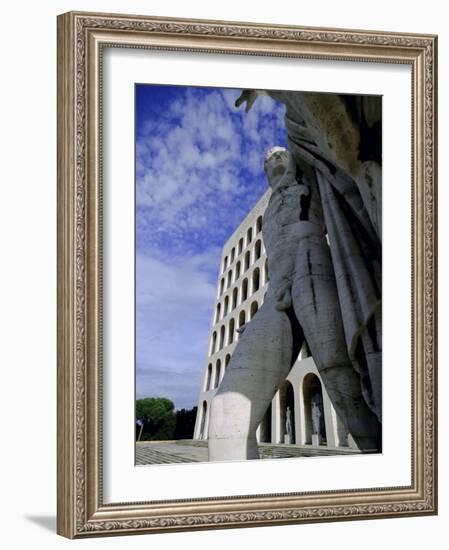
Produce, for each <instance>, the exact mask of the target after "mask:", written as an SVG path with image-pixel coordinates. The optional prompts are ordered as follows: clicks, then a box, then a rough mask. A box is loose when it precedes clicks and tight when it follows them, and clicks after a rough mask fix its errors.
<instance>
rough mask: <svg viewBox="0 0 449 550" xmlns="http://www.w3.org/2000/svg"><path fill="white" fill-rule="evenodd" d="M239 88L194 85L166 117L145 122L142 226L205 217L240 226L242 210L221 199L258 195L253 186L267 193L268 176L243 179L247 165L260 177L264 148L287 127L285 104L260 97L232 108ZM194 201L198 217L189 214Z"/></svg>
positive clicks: (140, 147) (140, 160)
mask: <svg viewBox="0 0 449 550" xmlns="http://www.w3.org/2000/svg"><path fill="white" fill-rule="evenodd" d="M239 93H240V92H239V91H238V90H212V91H210V92H209V93H207V94H206V95H204V94H200V93H198V92H196V91H195V89H189V90H188V91H187V92H186V93H185V94H184V95H183V96H182V98H180V99H177V100H176V101H173V102H172V103H171V104H170V107H169V108H168V110H167V112H165V113H164V116H163V119H164V120H163V122H161V123H159V124H152V123H151V122H148V123H145V124H143V127H144V129H145V132H146V133H144V135H141V136H139V138H138V144H137V148H136V155H137V158H136V167H137V205H138V206H141V207H145V211H142V212H141V214H140V215H139V220H138V222H139V224H140V225H139V227H138V229H144V228H145V227H154V226H156V225H157V226H158V229H159V230H160V231H172V230H173V229H174V228H175V227H176V228H179V227H183V228H184V229H185V230H187V229H188V228H189V227H190V223H193V227H196V225H195V221H196V220H198V219H200V218H201V219H202V220H203V223H204V224H205V225H207V224H212V225H213V224H214V223H219V224H220V223H221V224H223V223H226V224H227V225H228V226H229V225H230V224H232V223H233V224H234V227H235V226H236V225H238V223H239V221H240V220H239V219H237V218H235V214H236V213H237V214H240V212H238V211H236V212H234V211H232V209H230V210H228V211H223V205H226V204H229V205H231V202H233V201H234V199H235V198H238V197H240V198H243V199H244V198H245V196H246V195H248V194H249V195H250V196H252V195H253V193H254V191H255V190H254V189H251V185H253V186H256V185H257V186H258V189H257V194H258V196H260V195H261V194H262V192H263V190H264V188H265V186H266V182H265V181H264V178H263V177H261V178H260V181H256V182H250V181H241V176H240V174H241V170H242V169H246V170H247V171H248V172H249V173H250V174H252V175H253V176H257V175H259V177H260V176H261V173H262V165H263V156H264V153H265V150H267V149H268V148H269V147H271V146H272V145H274V143H273V139H274V138H273V136H275V135H276V134H279V132H281V131H283V113H284V106H283V105H281V104H278V103H276V102H274V101H273V100H271V99H270V98H268V97H259V98H258V99H257V101H256V103H255V104H254V106H253V108H252V109H251V111H250V112H249V113H244V109H243V108H240V109H238V110H237V109H235V107H234V101H235V99H236V97H238V95H239ZM170 121H171V124H170ZM249 206H251V205H249ZM192 208H194V209H195V210H196V215H195V216H191V215H190V210H191V209H192ZM199 214H200V215H199ZM142 217H146V218H147V220H146V223H145V221H143V220H142V219H141V218H142ZM230 217H231V218H230ZM234 218H235V219H234ZM232 229H233V228H231V229H230V232H232Z"/></svg>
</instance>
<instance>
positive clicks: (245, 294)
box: [214, 260, 268, 324]
mask: <svg viewBox="0 0 449 550" xmlns="http://www.w3.org/2000/svg"><path fill="white" fill-rule="evenodd" d="M267 282H268V262H267V260H265V264H264V267H263V271H262V270H261V268H259V267H255V268H254V270H253V272H252V273H251V275H250V276H249V277H245V278H244V279H243V280H242V284H241V286H240V287H237V286H236V287H235V288H234V289H233V290H232V292H231V294H229V295H228V296H225V298H224V300H223V305H222V303H221V302H218V303H217V306H216V308H215V318H214V324H216V323H218V321H220V320H221V319H224V318H225V317H226V315H228V314H229V313H231V311H233V310H234V309H235V308H236V307H237V306H240V305H241V304H243V302H245V301H246V300H247V299H248V298H249V297H251V296H252V295H253V294H254V293H255V292H257V291H258V290H260V289H261V288H262V287H263V286H264V285H265V284H266V283H267ZM239 291H240V292H239Z"/></svg>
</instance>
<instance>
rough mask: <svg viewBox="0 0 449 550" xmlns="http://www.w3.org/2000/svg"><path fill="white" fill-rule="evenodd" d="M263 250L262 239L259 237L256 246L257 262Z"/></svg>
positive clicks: (255, 256)
mask: <svg viewBox="0 0 449 550" xmlns="http://www.w3.org/2000/svg"><path fill="white" fill-rule="evenodd" d="M261 250H262V241H261V240H260V239H259V240H258V241H256V245H255V246H254V261H255V262H257V260H258V259H259V258H260V254H261Z"/></svg>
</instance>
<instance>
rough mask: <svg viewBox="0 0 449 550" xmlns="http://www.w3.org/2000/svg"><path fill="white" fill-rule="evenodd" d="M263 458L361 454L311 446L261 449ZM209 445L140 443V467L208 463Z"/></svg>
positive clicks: (138, 451)
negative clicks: (146, 465)
mask: <svg viewBox="0 0 449 550" xmlns="http://www.w3.org/2000/svg"><path fill="white" fill-rule="evenodd" d="M259 454H260V456H261V458H265V459H267V458H293V457H295V458H297V457H309V456H332V455H337V454H338V455H342V454H345V455H347V454H360V451H354V450H353V449H349V448H339V449H332V448H329V447H324V446H322V447H320V448H312V447H311V446H307V445H304V446H302V445H271V444H268V443H262V444H260V445H259ZM207 460H208V457H207V442H206V441H195V440H192V439H181V440H179V441H142V442H140V441H139V442H138V443H136V464H137V465H138V466H143V465H145V464H173V463H180V462H181V463H184V462H207Z"/></svg>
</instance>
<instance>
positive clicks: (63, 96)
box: [58, 12, 437, 538]
mask: <svg viewBox="0 0 449 550" xmlns="http://www.w3.org/2000/svg"><path fill="white" fill-rule="evenodd" d="M436 54H437V37H436V36H433V35H422V34H404V33H386V32H374V31H361V30H357V31H355V30H354V31H353V30H339V29H324V28H305V27H298V26H290V25H289V26H287V25H286V26H282V25H263V24H254V23H241V22H223V21H206V20H204V21H203V20H188V19H172V18H160V17H158V18H156V17H144V16H128V15H111V14H96V13H78V12H70V13H66V14H64V15H61V16H59V18H58V346H59V347H58V533H59V534H61V535H63V536H66V537H69V538H83V537H89V536H104V535H119V534H135V533H152V532H163V531H181V530H192V529H217V528H232V527H251V526H261V525H279V524H287V523H304V522H318V521H337V520H349V519H371V518H377V519H378V518H384V517H385V518H386V517H401V516H420V515H429V514H436V513H437V438H436V422H437V418H436V411H437V407H436V399H437V394H436V351H437V349H436V334H437V331H436V320H437V319H436V314H437V311H436V292H437V287H436V283H437V281H436V260H437V257H436V256H437V247H436V152H437V151H436V147H437V142H436V136H437V128H436V121H437V112H436V105H437V103H436V90H437V81H436V77H437V65H436V62H437V57H436Z"/></svg>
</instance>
